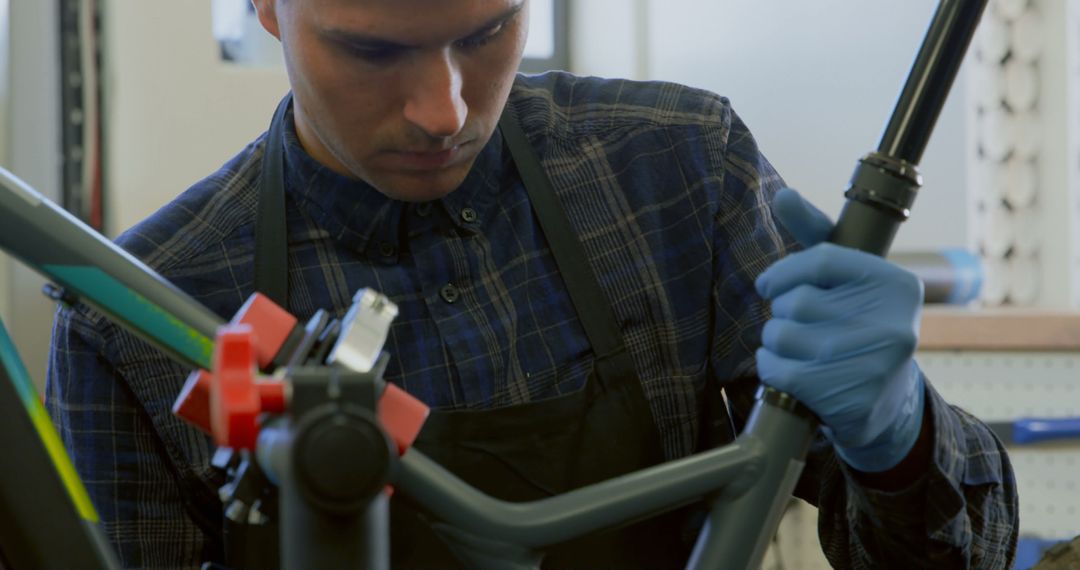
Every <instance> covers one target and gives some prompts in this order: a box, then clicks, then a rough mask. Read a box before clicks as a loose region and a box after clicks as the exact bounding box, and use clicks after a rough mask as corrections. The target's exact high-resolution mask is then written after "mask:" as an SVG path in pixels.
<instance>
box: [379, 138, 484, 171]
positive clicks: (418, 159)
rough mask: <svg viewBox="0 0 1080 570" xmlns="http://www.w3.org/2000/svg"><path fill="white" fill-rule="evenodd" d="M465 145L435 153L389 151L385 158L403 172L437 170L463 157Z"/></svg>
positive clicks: (424, 151)
mask: <svg viewBox="0 0 1080 570" xmlns="http://www.w3.org/2000/svg"><path fill="white" fill-rule="evenodd" d="M467 144H469V143H467V142H466V143H462V144H459V145H455V146H452V147H450V148H447V149H442V150H436V151H426V150H422V151H412V150H404V151H391V152H388V153H387V157H388V158H389V159H390V162H391V163H392V165H393V166H395V167H398V168H401V169H403V170H439V169H442V168H446V167H448V166H451V165H453V164H454V163H455V162H457V161H458V159H459V158H461V156H462V155H463V153H462V148H463V147H464V146H466V145H467Z"/></svg>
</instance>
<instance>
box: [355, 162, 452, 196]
mask: <svg viewBox="0 0 1080 570" xmlns="http://www.w3.org/2000/svg"><path fill="white" fill-rule="evenodd" d="M470 166H471V164H469V165H461V166H456V167H453V168H448V169H444V170H426V171H423V170H418V171H399V172H393V173H386V174H384V175H383V176H382V177H380V178H382V180H380V181H379V183H378V184H376V185H375V186H376V187H377V188H378V189H379V191H380V192H382V193H383V194H385V195H386V196H388V197H390V198H393V199H395V200H401V201H403V202H430V201H432V200H438V199H440V198H443V197H445V196H446V195H448V194H450V193H451V192H453V191H454V190H457V189H458V188H459V187H460V186H461V183H462V182H464V181H465V177H466V176H468V174H469V168H468V167H470Z"/></svg>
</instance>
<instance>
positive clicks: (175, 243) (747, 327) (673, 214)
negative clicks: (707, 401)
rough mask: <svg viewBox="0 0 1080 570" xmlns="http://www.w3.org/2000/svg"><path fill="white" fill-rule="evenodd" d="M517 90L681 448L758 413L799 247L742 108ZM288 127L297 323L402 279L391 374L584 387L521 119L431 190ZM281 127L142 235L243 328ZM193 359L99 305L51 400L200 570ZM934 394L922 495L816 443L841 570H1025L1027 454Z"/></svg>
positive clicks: (431, 386) (658, 416) (85, 460)
mask: <svg viewBox="0 0 1080 570" xmlns="http://www.w3.org/2000/svg"><path fill="white" fill-rule="evenodd" d="M510 104H511V105H513V106H514V107H515V108H516V110H517V111H518V115H519V116H520V117H522V123H523V127H524V129H525V131H526V133H527V135H528V136H529V139H530V141H531V143H532V144H533V145H534V148H535V149H536V151H537V153H538V154H539V155H540V157H541V160H542V162H543V164H544V167H545V169H546V171H547V172H548V174H549V176H550V177H551V180H552V184H553V185H554V187H555V189H556V192H557V193H558V195H559V198H560V200H561V201H562V203H563V205H564V207H565V209H566V211H567V214H568V217H569V219H570V222H571V224H572V226H573V227H574V230H575V231H576V232H577V235H578V237H579V239H580V240H581V241H582V243H583V245H584V248H585V250H586V252H587V255H588V256H589V261H590V263H591V264H592V266H593V268H594V269H595V271H596V273H597V274H598V279H599V282H600V285H601V287H602V288H603V290H604V291H605V292H606V293H607V294H608V296H609V298H610V300H611V303H612V305H613V308H614V310H615V313H616V316H617V318H618V320H619V321H620V324H621V325H622V329H623V334H624V337H625V341H626V344H627V346H628V348H629V350H630V352H631V353H632V355H633V359H634V362H635V364H636V366H637V371H638V374H639V376H640V377H641V380H642V383H643V385H644V390H645V393H646V395H647V397H648V398H649V401H650V404H651V406H652V411H653V414H654V416H655V420H656V422H657V423H658V427H659V428H660V431H661V433H662V435H663V442H664V447H665V451H666V453H667V456H668V457H671V458H674V457H678V456H682V455H685V454H687V453H689V452H690V451H691V450H693V449H694V446H695V444H696V441H695V434H696V433H697V424H698V418H697V409H698V402H697V398H698V395H699V393H700V391H701V389H702V387H703V386H704V384H705V382H707V381H719V382H725V383H729V385H728V387H729V388H730V389H732V390H731V391H732V395H733V400H734V401H735V402H736V404H738V405H739V406H741V407H745V406H743V404H742V402H743V400H744V398H742V397H741V396H739V394H740V393H744V392H740V391H739V390H736V389H735V388H736V385H735V384H730V382H732V381H734V380H735V379H740V378H743V379H745V378H751V379H752V378H753V376H754V372H755V365H754V350H755V348H756V347H757V346H758V344H759V336H760V330H761V327H762V325H763V324H764V323H765V321H766V320H767V319H768V315H769V313H768V308H767V306H766V305H765V303H763V302H762V300H761V299H759V298H758V296H757V295H756V293H755V291H754V287H753V281H754V278H755V277H756V276H757V275H758V274H759V273H760V272H761V271H762V270H764V269H765V268H766V267H767V266H768V265H769V264H771V263H772V262H774V261H775V260H776V259H778V258H779V257H780V256H782V255H783V254H784V252H785V251H786V250H788V249H790V248H791V247H792V245H791V241H790V239H789V238H787V237H786V234H784V233H782V232H781V231H780V230H778V228H777V226H776V224H775V222H774V220H773V218H772V216H771V214H770V210H769V206H768V205H769V201H770V199H771V196H772V194H773V192H774V191H775V190H776V189H778V188H780V187H781V186H782V184H783V183H782V180H781V179H780V177H779V176H778V175H777V174H776V173H775V171H774V170H773V168H772V167H771V166H770V165H769V164H768V162H767V161H766V160H765V159H764V158H763V156H762V155H761V153H760V152H759V150H758V148H757V146H756V144H755V142H754V140H753V138H752V137H751V135H750V133H749V131H748V130H747V128H746V127H745V126H744V125H743V123H742V122H741V121H740V120H739V118H738V117H737V116H736V115H735V114H734V113H733V112H732V110H731V107H730V106H729V104H728V102H727V100H725V99H723V98H720V97H717V96H715V95H712V94H709V93H705V92H702V91H698V90H693V89H689V88H686V87H682V86H678V85H672V84H666V83H633V82H627V81H604V80H598V79H584V78H576V77H573V76H570V75H566V74H556V73H553V74H547V75H543V76H538V77H531V78H528V77H519V79H518V81H517V83H516V85H515V87H514V90H513V92H512V94H511V97H510ZM288 123H289V127H288V128H287V129H286V132H287V134H286V141H285V145H286V149H285V170H286V184H285V186H286V194H287V201H288V204H287V209H288V214H287V218H288V243H289V285H290V298H289V303H290V309H291V310H292V312H293V313H294V314H296V315H297V316H298V317H300V318H301V320H305V319H307V318H308V317H309V316H310V315H311V314H312V313H313V312H314V311H316V310H317V309H320V308H325V309H328V310H331V311H332V312H333V313H335V314H336V316H338V317H340V316H342V315H343V313H344V311H345V310H346V309H347V308H348V306H349V303H350V301H351V298H352V295H353V293H354V292H355V291H356V290H357V289H359V288H361V287H373V288H375V289H377V290H379V291H381V292H383V293H386V294H387V295H389V296H390V298H392V299H393V300H394V301H395V302H396V303H397V304H398V306H399V308H400V314H399V316H398V318H397V320H396V321H395V322H394V324H393V328H392V330H391V334H390V338H389V341H388V350H389V351H390V352H391V354H392V356H393V358H392V360H391V363H390V366H389V369H388V371H387V374H386V378H387V380H389V381H392V382H395V383H397V384H399V385H401V386H402V387H404V388H405V389H406V390H407V391H409V392H410V393H412V394H414V395H416V396H418V397H419V398H420V399H422V400H424V401H425V402H427V403H428V404H429V405H431V406H433V407H438V408H483V407H494V406H506V405H512V404H518V403H523V402H528V401H533V400H539V399H542V398H546V397H550V396H554V395H556V394H562V393H566V392H570V391H573V390H576V389H578V388H580V387H581V386H582V385H583V381H584V379H585V377H586V376H587V374H588V373H589V371H590V369H591V365H592V359H593V356H592V353H591V352H590V349H589V345H588V342H587V340H586V338H585V334H584V331H583V330H582V327H581V323H580V322H579V321H578V319H577V316H576V314H575V312H574V310H573V308H572V306H571V303H570V300H569V298H568V297H567V293H566V290H565V288H564V286H563V282H562V281H561V279H560V277H559V274H558V271H557V269H556V266H555V262H554V259H553V258H552V255H551V252H550V250H549V249H548V246H547V243H546V241H545V239H544V236H543V235H542V233H541V231H540V228H539V227H538V225H537V221H536V218H535V215H534V214H533V211H532V209H531V206H530V203H529V200H528V198H527V195H526V193H525V190H524V187H523V186H522V184H521V182H520V180H519V179H518V176H517V173H516V170H515V169H514V167H513V165H512V163H511V162H510V161H509V158H508V153H505V152H504V150H503V144H502V140H501V137H500V135H499V133H498V132H496V134H495V136H494V137H493V139H492V140H491V141H490V143H489V144H488V145H487V146H486V148H485V149H484V150H483V152H482V153H481V155H480V156H479V158H478V159H477V162H476V166H475V167H474V168H473V169H472V171H471V173H470V174H469V176H468V178H467V179H466V181H465V182H464V184H463V185H462V187H461V188H460V189H458V190H456V191H455V192H453V193H452V194H450V195H449V196H447V197H445V198H443V199H442V200H439V201H437V202H433V203H428V204H407V203H403V202H398V201H393V200H390V199H388V198H386V197H384V196H383V195H381V194H379V193H378V192H376V191H375V190H373V189H372V188H371V187H369V186H367V185H365V184H364V183H362V182H357V181H354V180H349V179H346V178H344V177H341V176H339V175H337V174H335V173H333V172H331V171H330V170H328V169H326V168H324V167H322V166H321V165H319V164H318V163H316V162H315V161H314V160H313V159H312V158H311V157H310V156H308V155H307V154H306V153H305V152H304V151H303V150H302V149H301V147H300V145H299V143H298V141H297V139H296V134H295V131H294V130H292V127H291V121H288ZM264 139H265V137H261V138H260V139H258V140H256V141H255V142H253V143H252V144H251V145H249V146H248V147H247V148H245V149H244V150H243V151H242V152H241V153H240V154H239V155H237V156H236V157H235V158H233V159H232V160H230V161H229V162H228V163H227V164H225V165H224V166H223V167H222V168H221V170H219V171H218V172H216V173H214V174H213V175H211V176H210V177H208V178H206V179H205V180H203V181H201V182H199V183H197V184H196V185H195V186H193V187H192V188H191V189H189V190H188V191H187V192H185V193H184V194H182V195H181V196H179V197H178V198H177V199H176V200H175V201H173V202H172V203H171V204H169V205H167V206H165V207H164V208H162V209H161V210H160V211H158V212H157V213H155V214H154V215H153V216H151V217H150V218H149V219H147V220H146V221H144V222H142V223H140V224H139V225H137V226H136V227H134V228H133V229H131V230H129V231H128V232H126V233H125V234H124V235H122V236H121V237H120V238H119V239H118V243H119V244H120V245H122V246H123V247H124V248H126V249H128V250H129V251H131V252H132V253H133V254H134V255H136V256H137V257H139V258H140V259H142V260H143V261H144V262H145V263H147V264H148V265H149V266H150V267H152V268H154V269H155V270H156V271H158V272H160V273H161V274H162V275H163V276H164V277H165V278H167V279H169V280H170V281H172V282H173V283H175V284H176V285H177V286H179V287H180V288H181V289H183V290H185V291H187V292H188V293H190V294H191V295H193V296H194V297H195V298H196V299H197V300H198V301H200V302H202V303H203V304H205V305H206V306H208V307H210V308H211V309H212V310H214V311H215V312H217V313H218V314H219V315H221V316H222V317H223V318H226V319H227V318H229V317H231V315H232V314H233V313H234V312H235V311H236V310H237V309H238V308H239V306H240V305H241V304H242V303H243V302H244V300H245V299H246V298H247V297H248V296H249V295H250V294H251V293H252V290H253V267H252V258H253V228H254V222H255V205H256V201H257V197H258V191H257V187H258V179H259V174H260V165H261V159H262V155H263V150H264V145H265V143H264ZM186 374H187V371H186V370H184V369H182V368H181V367H180V366H178V365H176V364H174V363H172V362H170V361H169V360H168V359H167V358H165V357H164V356H163V355H162V354H160V353H159V352H157V351H155V350H154V349H153V348H151V347H150V346H148V345H147V344H145V343H143V342H142V341H140V340H137V339H135V338H134V337H133V336H131V335H130V334H128V333H126V332H125V331H122V330H120V329H119V328H118V327H117V326H115V325H113V324H111V323H110V322H108V321H106V320H105V319H103V318H102V317H101V316H100V315H98V314H96V313H94V312H93V311H91V310H89V309H87V308H86V307H83V306H77V307H76V308H75V309H74V310H61V311H60V312H59V314H58V317H57V320H56V326H55V330H54V339H53V350H52V357H51V361H50V371H49V382H48V390H47V400H48V405H49V408H50V410H51V413H52V416H53V419H54V421H55V422H56V423H57V425H58V427H59V428H60V432H61V434H62V437H63V439H64V441H65V443H66V445H67V447H68V450H69V451H70V453H71V455H72V457H73V459H74V461H75V464H76V466H77V468H78V471H79V474H80V475H81V476H82V478H83V480H84V481H85V482H86V484H87V487H88V489H89V492H90V495H91V497H92V498H93V500H94V502H95V504H96V506H97V508H98V510H99V511H100V513H101V516H102V519H103V521H104V526H105V530H106V531H107V533H108V535H109V537H110V538H111V540H112V541H113V543H114V544H115V546H116V548H117V550H118V552H119V554H120V557H121V559H122V560H123V562H124V564H125V565H127V566H140V567H145V566H171V567H176V566H196V565H198V563H199V562H201V561H202V560H203V557H205V556H207V555H209V554H210V553H212V552H214V551H215V550H216V547H215V546H214V542H215V540H216V538H215V537H209V536H207V532H206V531H205V529H206V528H212V525H208V524H205V523H206V520H209V519H210V518H212V517H215V516H218V515H217V514H216V513H215V512H214V510H213V509H212V508H209V507H207V505H212V504H213V501H214V500H215V499H214V497H215V494H214V490H213V478H212V476H211V472H210V470H209V467H208V461H209V458H210V456H211V454H212V446H211V445H210V444H209V442H208V441H207V438H205V437H204V436H203V435H202V434H201V433H199V432H198V431H196V430H195V429H193V428H191V427H189V426H187V425H185V424H184V423H182V422H181V421H179V420H177V419H176V418H174V417H173V416H172V414H171V413H170V407H171V405H172V403H173V400H174V399H175V398H176V395H177V393H178V391H179V389H180V386H181V384H182V382H183V380H184V378H185V376H186ZM744 384H745V383H744ZM928 393H929V398H928V408H927V410H928V412H927V413H930V414H933V421H934V425H935V428H936V429H935V450H936V451H935V455H934V462H933V468H932V469H931V470H930V471H929V472H928V473H927V474H926V475H925V477H923V478H922V479H921V480H920V481H918V482H917V483H916V484H915V485H913V486H912V487H910V488H908V489H906V490H904V491H901V492H896V493H882V492H879V491H875V490H872V489H868V488H864V487H860V486H859V485H858V484H857V482H856V481H855V480H854V479H853V478H852V474H851V473H850V472H849V471H848V470H847V469H846V467H845V466H843V465H842V464H841V463H840V462H838V461H837V459H836V458H835V456H834V455H833V453H832V450H831V447H830V446H829V445H828V444H827V443H824V442H821V443H820V444H819V445H818V446H817V447H816V448H815V452H814V453H813V454H812V455H811V457H810V458H809V460H808V465H807V469H806V474H805V476H804V478H803V481H802V483H801V484H800V487H799V493H800V495H801V496H804V497H805V498H807V499H808V500H810V501H811V502H813V503H815V504H817V505H819V507H820V508H821V515H820V530H821V540H822V544H823V547H824V549H825V551H826V554H827V555H828V556H829V558H830V560H831V561H832V562H833V564H834V565H836V566H838V567H848V568H883V567H902V568H916V567H932V568H946V567H948V568H1006V567H1007V566H1009V564H1010V559H1011V556H1012V551H1013V548H1014V545H1015V541H1016V512H1017V510H1016V494H1015V486H1014V481H1013V475H1012V472H1011V469H1010V467H1009V465H1008V461H1007V459H1006V457H1005V454H1004V451H1003V449H1002V448H1001V446H1000V445H998V443H997V442H996V440H995V439H994V438H993V437H992V436H991V435H990V433H989V432H988V430H987V429H986V428H985V427H984V426H982V425H981V424H979V423H978V422H977V420H975V419H973V418H972V417H970V416H968V415H966V414H964V413H963V412H961V411H959V410H956V409H954V408H951V407H950V406H948V405H947V404H946V403H945V402H943V401H942V400H941V398H940V397H939V396H937V394H936V393H935V392H934V391H933V390H932V389H930V390H928ZM682 564H683V561H672V565H673V566H681V565H682Z"/></svg>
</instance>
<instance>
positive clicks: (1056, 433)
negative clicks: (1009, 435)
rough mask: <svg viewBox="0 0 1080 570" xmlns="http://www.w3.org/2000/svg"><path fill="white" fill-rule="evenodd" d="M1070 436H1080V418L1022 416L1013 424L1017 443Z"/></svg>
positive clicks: (1014, 439)
mask: <svg viewBox="0 0 1080 570" xmlns="http://www.w3.org/2000/svg"><path fill="white" fill-rule="evenodd" d="M1069 438H1080V418H1062V419H1034V418H1022V419H1019V420H1016V423H1014V424H1013V441H1014V442H1016V443H1038V442H1040V441H1049V440H1053V439H1069Z"/></svg>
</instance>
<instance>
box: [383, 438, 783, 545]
mask: <svg viewBox="0 0 1080 570" xmlns="http://www.w3.org/2000/svg"><path fill="white" fill-rule="evenodd" d="M766 453H767V452H766V450H765V449H764V448H762V447H761V446H760V445H758V444H757V442H749V443H748V444H747V443H733V444H730V445H726V446H724V447H722V448H718V449H714V450H712V451H708V452H704V453H699V454H696V455H693V456H690V457H686V458H683V459H679V460H675V461H671V462H667V463H662V464H660V465H657V466H654V467H650V468H648V469H644V470H641V471H636V472H634V473H630V474H627V475H623V476H620V477H616V478H614V479H609V480H607V481H603V482H600V483H595V484H592V485H589V486H586V487H582V488H579V489H576V490H573V491H569V492H567V493H563V494H560V495H557V496H554V497H550V498H547V499H540V500H537V501H531V502H527V503H515V502H507V501H500V500H498V499H494V498H492V497H490V496H488V495H486V494H484V493H482V492H480V491H478V490H477V489H475V488H473V487H471V486H469V485H468V484H467V483H465V482H464V481H462V480H461V479H459V478H457V477H456V476H454V475H453V474H452V473H450V472H449V471H447V470H446V469H445V468H443V467H442V466H440V465H439V464H438V463H435V462H434V461H432V460H431V459H428V458H427V457H426V456H424V455H423V454H422V453H420V452H419V451H417V450H415V449H410V450H409V451H408V452H406V453H405V455H403V456H402V457H401V461H400V464H399V465H398V469H397V473H396V474H395V475H394V477H393V478H392V484H393V485H394V486H395V487H397V488H398V489H400V490H401V491H403V492H404V493H406V494H408V495H409V496H410V497H412V498H414V499H416V500H417V501H418V502H420V503H421V504H423V505H424V508H425V509H427V510H430V511H431V512H432V513H433V514H435V515H436V516H437V517H439V518H440V519H441V520H443V521H445V522H447V523H450V524H452V525H454V526H456V527H458V528H459V529H461V530H463V531H466V532H467V533H470V534H473V535H476V536H481V537H484V538H485V539H489V540H492V541H502V542H506V543H512V544H514V545H516V546H524V547H529V548H539V547H543V546H549V545H552V544H557V543H560V542H564V541H567V540H570V539H573V538H577V537H580V536H584V535H586V534H588V533H590V532H593V531H596V530H600V529H604V528H609V527H613V526H618V525H620V524H622V523H625V522H627V521H631V520H636V519H640V518H645V517H648V516H651V515H655V514H660V513H662V512H665V511H668V510H671V509H675V508H678V507H680V506H683V505H685V504H688V503H691V502H693V501H694V500H697V499H700V498H701V497H703V496H705V495H706V494H708V493H711V492H713V491H715V490H717V489H721V488H724V487H725V486H732V487H733V488H738V489H745V488H747V487H749V486H750V485H749V484H747V483H746V482H748V481H750V480H752V479H753V478H754V477H756V476H757V475H758V474H759V473H760V471H761V464H762V459H763V458H764V456H765V455H766ZM732 494H733V495H734V494H737V490H736V489H733V490H732Z"/></svg>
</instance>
